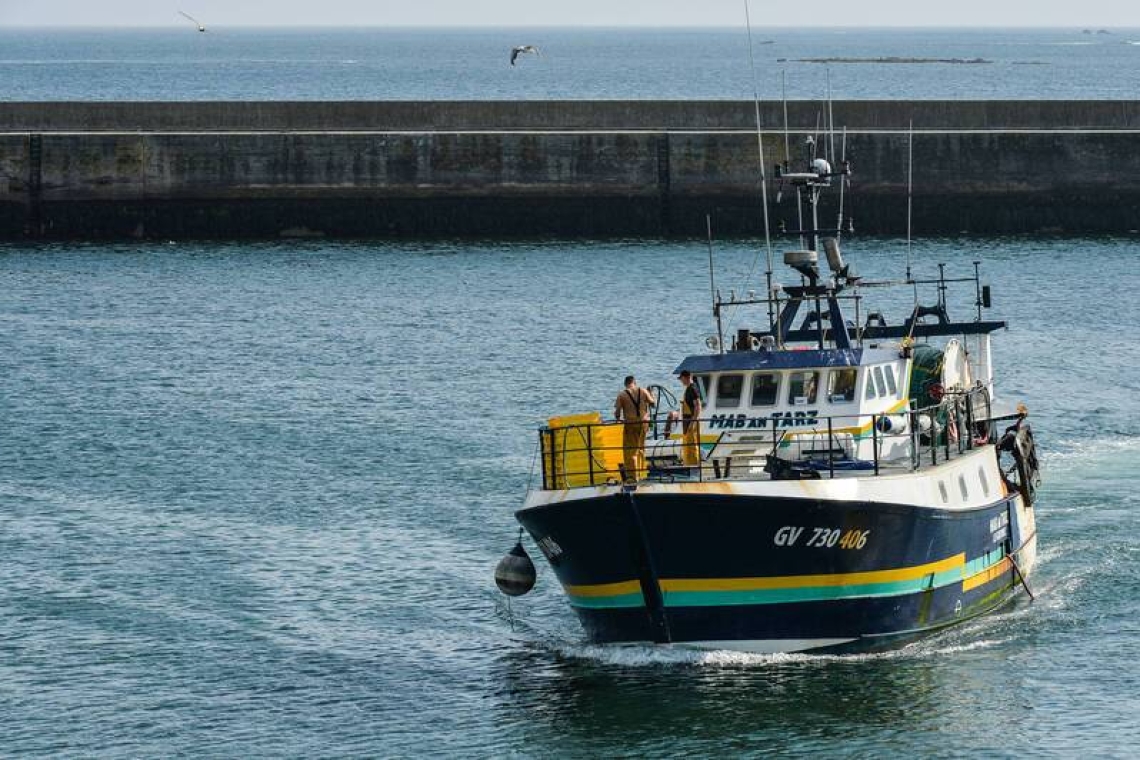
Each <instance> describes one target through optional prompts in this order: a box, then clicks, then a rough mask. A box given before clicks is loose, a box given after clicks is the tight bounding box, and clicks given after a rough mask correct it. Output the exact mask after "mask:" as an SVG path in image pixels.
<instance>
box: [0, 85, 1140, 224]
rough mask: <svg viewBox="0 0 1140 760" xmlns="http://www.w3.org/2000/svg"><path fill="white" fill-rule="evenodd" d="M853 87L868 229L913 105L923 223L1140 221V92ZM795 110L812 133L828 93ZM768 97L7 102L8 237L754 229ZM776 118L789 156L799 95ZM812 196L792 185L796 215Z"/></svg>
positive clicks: (787, 217)
mask: <svg viewBox="0 0 1140 760" xmlns="http://www.w3.org/2000/svg"><path fill="white" fill-rule="evenodd" d="M834 109H835V119H836V123H837V124H845V125H846V126H847V127H848V134H847V153H848V156H849V158H851V160H852V161H853V164H854V170H855V176H854V190H853V193H852V194H850V195H849V196H848V197H849V198H850V200H851V205H850V206H849V207H848V208H849V210H853V211H854V217H855V224H856V228H857V230H859V231H860V232H867V233H898V232H901V231H903V230H904V228H905V223H906V213H905V209H906V176H907V140H908V136H907V132H906V130H907V125H908V124H909V122H910V120H911V119H912V118H913V119H914V122H915V130H916V131H915V134H914V156H915V187H914V217H915V226H916V228H917V229H920V230H922V232H923V234H927V235H929V234H939V233H958V232H961V231H966V232H976V233H990V232H1034V231H1041V230H1046V231H1053V232H1069V233H1088V232H1127V231H1129V230H1131V229H1132V228H1134V227H1137V226H1140V214H1138V211H1140V171H1138V170H1140V150H1138V148H1140V104H1138V103H1134V102H1131V101H1129V102H1106V103H1100V102H1089V103H1072V102H1065V103H1057V102H1029V103H1026V102H1019V103H1000V102H981V103H977V102H936V101H932V102H919V103H870V102H851V103H835V104H834ZM789 110H790V111H791V112H792V114H793V116H792V124H793V134H792V136H791V141H792V144H793V151H794V150H796V146H797V145H798V143H799V142H800V141H801V140H802V138H803V134H801V133H799V132H798V128H800V127H802V126H809V127H812V128H814V124H815V122H816V116H817V114H818V113H819V110H820V108H819V105H818V104H815V103H795V104H790V109H789ZM752 118H754V113H753V110H752V104H751V103H726V102H716V103H693V102H679V103H658V102H644V103H641V102H607V103H581V102H565V103H330V104H319V103H163V104H157V103H151V104H124V103H98V104H77V103H59V104H50V103H49V104H0V238H4V239H16V238H25V237H31V238H122V237H132V236H133V237H150V236H154V237H163V238H179V237H277V236H281V235H285V236H290V235H298V236H304V235H328V236H373V235H379V236H429V235H488V236H495V235H558V236H602V235H648V236H666V235H695V234H701V233H702V232H703V230H704V218H705V214H712V215H713V216H714V220H715V225H716V228H717V230H718V232H719V233H721V234H747V233H755V232H757V231H759V230H760V225H761V220H762V216H761V210H760V202H759V184H758V178H759V173H760V161H759V156H758V152H757V143H756V134H755V132H754V131H752V127H751V125H750V123H749V122H750V120H751V119H752ZM763 118H764V120H765V121H766V122H768V123H769V125H770V126H772V127H777V126H778V127H779V129H778V130H777V131H773V132H768V133H766V135H765V141H766V142H765V148H766V151H765V152H766V162H767V164H768V166H769V173H771V169H770V167H771V165H772V164H774V163H775V162H776V161H778V160H780V159H782V158H783V154H784V135H783V131H782V109H781V108H780V107H779V104H769V106H768V107H767V108H766V112H765V114H764V116H763ZM5 130H6V131H5ZM836 140H837V143H838V142H840V141H841V137H840V136H839V135H837V136H836ZM773 198H774V194H773ZM825 214H828V215H829V216H825V218H832V217H833V215H834V211H831V210H830V209H828V208H827V207H825ZM794 215H795V208H794V207H793V205H792V204H791V202H790V201H787V200H786V201H785V202H784V203H783V204H781V205H779V206H773V210H772V217H773V220H774V223H776V224H779V223H780V221H786V222H787V223H788V226H789V227H794V226H795V225H794V224H793V223H792V219H793V218H794Z"/></svg>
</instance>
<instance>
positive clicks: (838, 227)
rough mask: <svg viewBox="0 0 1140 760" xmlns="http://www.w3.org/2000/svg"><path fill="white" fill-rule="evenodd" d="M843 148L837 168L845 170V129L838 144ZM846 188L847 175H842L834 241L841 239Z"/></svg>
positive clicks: (845, 128)
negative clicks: (844, 190) (844, 191)
mask: <svg viewBox="0 0 1140 760" xmlns="http://www.w3.org/2000/svg"><path fill="white" fill-rule="evenodd" d="M840 144H841V145H842V146H843V156H842V158H840V159H839V168H840V169H841V170H845V169H844V167H846V166H847V127H844V128H843V140H842V142H841V143H840ZM845 187H847V175H846V174H844V175H842V176H840V178H839V219H838V221H836V223H835V230H836V232H835V239H836V240H839V239H840V238H842V237H843V189H844V188H845Z"/></svg>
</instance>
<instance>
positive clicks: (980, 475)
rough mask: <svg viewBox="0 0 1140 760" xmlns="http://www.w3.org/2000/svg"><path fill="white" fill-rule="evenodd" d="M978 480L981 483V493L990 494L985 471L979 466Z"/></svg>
mask: <svg viewBox="0 0 1140 760" xmlns="http://www.w3.org/2000/svg"><path fill="white" fill-rule="evenodd" d="M978 480H979V481H981V484H982V495H984V496H989V495H990V482H989V481H988V480H986V471H985V470H983V469H982V468H981V467H979V468H978Z"/></svg>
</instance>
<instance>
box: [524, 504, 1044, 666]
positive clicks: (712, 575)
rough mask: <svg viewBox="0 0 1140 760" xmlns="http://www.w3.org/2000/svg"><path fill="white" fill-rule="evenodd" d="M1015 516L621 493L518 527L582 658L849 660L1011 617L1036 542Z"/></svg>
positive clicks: (544, 513)
mask: <svg viewBox="0 0 1140 760" xmlns="http://www.w3.org/2000/svg"><path fill="white" fill-rule="evenodd" d="M1018 501H1019V497H1018V496H1017V495H1016V494H1014V495H1011V496H1008V497H1006V498H1002V499H1001V500H999V501H996V502H994V503H992V504H989V505H986V506H982V507H978V508H975V509H969V510H943V509H930V508H922V507H914V506H907V505H892V504H881V503H865V502H839V501H816V500H808V499H798V498H770V497H762V496H746V495H736V494H716V493H697V494H685V493H645V492H633V493H616V494H610V495H606V496H601V497H595V498H590V499H580V500H574V501H567V502H560V503H554V504H549V505H543V506H537V507H532V508H529V509H524V510H521V511H520V512H518V513H517V517H518V519H519V521H520V522H521V523H522V524H523V525H524V526H525V527H526V529H527V530H528V531H529V532H530V534H531V536H533V537H534V539H535V540H536V541H537V542H538V545H539V547H540V548H541V549H542V550H543V552H544V553H545V554H546V556H547V559H548V560H549V561H550V564H551V566H552V567H553V569H554V571H555V573H556V575H557V576H558V579H559V581H560V582H561V583H562V585H563V586H564V588H565V590H566V593H567V595H568V597H569V599H570V602H571V604H572V605H573V606H574V609H575V611H576V613H577V614H578V617H579V619H580V620H581V622H582V625H583V627H584V628H585V630H586V634H587V636H588V638H589V639H590V640H591V641H592V642H595V643H622V642H629V643H632V642H657V643H674V644H694V645H707V646H725V647H729V648H742V649H755V650H757V651H789V650H797V649H813V650H819V651H847V650H854V649H858V650H866V649H876V648H886V647H890V646H897V645H898V644H899V643H901V642H904V641H906V640H909V639H910V638H913V637H915V636H919V635H922V634H923V633H925V632H928V631H931V630H934V629H937V628H941V627H944V626H947V625H951V624H954V623H957V622H961V621H962V620H965V619H967V618H969V617H972V616H975V615H978V614H981V613H984V612H987V611H989V610H992V609H994V608H996V607H998V606H1000V605H1002V604H1004V603H1005V602H1008V601H1009V600H1010V599H1011V598H1012V596H1013V595H1014V594H1015V593H1017V591H1018V590H1019V588H1020V582H1019V573H1018V570H1017V567H1016V564H1015V563H1016V558H1017V557H1018V556H1019V555H1018V552H1019V551H1025V552H1026V554H1027V555H1028V556H1029V557H1030V558H1031V557H1032V547H1030V548H1029V549H1028V550H1027V551H1026V549H1025V547H1027V546H1028V545H1029V544H1030V543H1031V542H1032V541H1033V540H1034V536H1033V534H1032V532H1031V529H1030V531H1023V530H1022V529H1023V528H1025V527H1026V526H1025V525H1024V520H1023V521H1022V524H1021V525H1020V526H1019V520H1018V517H1017V502H1018ZM1030 526H1031V523H1030ZM1023 532H1027V533H1028V535H1022V533H1023ZM1011 554H1012V555H1013V557H1012V558H1011Z"/></svg>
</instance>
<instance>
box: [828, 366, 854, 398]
mask: <svg viewBox="0 0 1140 760" xmlns="http://www.w3.org/2000/svg"><path fill="white" fill-rule="evenodd" d="M858 378H859V370H857V369H854V368H852V369H833V370H831V373H830V374H829V375H828V376H827V400H828V401H830V402H831V403H833V404H848V403H851V402H852V401H854V400H855V381H856V380H857V379H858Z"/></svg>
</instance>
